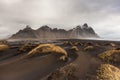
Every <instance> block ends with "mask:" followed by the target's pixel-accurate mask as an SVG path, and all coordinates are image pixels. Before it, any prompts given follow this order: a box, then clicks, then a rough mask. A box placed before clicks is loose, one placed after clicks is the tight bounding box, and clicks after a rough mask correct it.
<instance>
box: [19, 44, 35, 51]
mask: <svg viewBox="0 0 120 80" xmlns="http://www.w3.org/2000/svg"><path fill="white" fill-rule="evenodd" d="M32 46H33V45H32V44H31V43H26V44H24V45H22V46H21V47H20V48H19V51H22V52H25V51H28V50H30V49H31V48H32Z"/></svg>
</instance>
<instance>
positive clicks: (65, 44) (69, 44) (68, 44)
mask: <svg viewBox="0 0 120 80" xmlns="http://www.w3.org/2000/svg"><path fill="white" fill-rule="evenodd" d="M63 45H64V46H73V43H72V42H70V41H65V42H64V43H63Z"/></svg>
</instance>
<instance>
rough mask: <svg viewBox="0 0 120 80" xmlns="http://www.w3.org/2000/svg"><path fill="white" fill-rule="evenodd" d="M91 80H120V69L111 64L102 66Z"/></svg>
mask: <svg viewBox="0 0 120 80" xmlns="http://www.w3.org/2000/svg"><path fill="white" fill-rule="evenodd" d="M91 80H120V69H119V68H117V67H115V66H113V65H110V64H101V66H100V67H99V68H98V69H97V71H96V75H95V76H94V77H93V78H92V79H91Z"/></svg>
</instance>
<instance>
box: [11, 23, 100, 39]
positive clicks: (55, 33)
mask: <svg viewBox="0 0 120 80" xmlns="http://www.w3.org/2000/svg"><path fill="white" fill-rule="evenodd" d="M98 37H99V36H98V35H97V34H96V33H95V31H94V30H93V28H92V27H89V26H88V25H87V23H85V24H84V25H82V26H80V25H78V26H77V27H75V28H73V29H70V30H64V29H57V28H53V29H52V28H50V27H48V26H47V25H45V26H42V27H40V28H38V29H37V30H33V29H32V28H31V27H30V26H29V25H27V26H26V28H24V29H23V30H19V31H18V32H17V33H16V34H13V35H12V36H11V37H10V39H21V38H39V39H40V38H41V39H46V38H48V39H50V38H51V39H56V38H98Z"/></svg>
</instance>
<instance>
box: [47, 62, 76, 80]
mask: <svg viewBox="0 0 120 80" xmlns="http://www.w3.org/2000/svg"><path fill="white" fill-rule="evenodd" d="M76 71H77V69H76V65H75V64H72V63H71V64H69V65H66V66H65V67H62V68H60V69H58V70H56V71H55V72H53V73H52V74H50V75H49V76H48V79H47V80H78V79H77V77H76V76H75V72H76Z"/></svg>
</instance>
